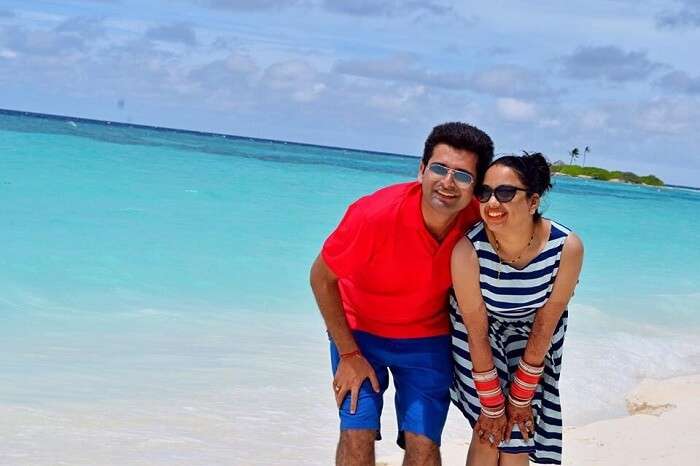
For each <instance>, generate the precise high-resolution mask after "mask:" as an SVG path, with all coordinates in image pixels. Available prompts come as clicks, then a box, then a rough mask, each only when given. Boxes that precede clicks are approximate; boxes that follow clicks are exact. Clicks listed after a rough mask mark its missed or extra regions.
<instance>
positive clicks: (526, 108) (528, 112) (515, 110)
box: [496, 97, 537, 122]
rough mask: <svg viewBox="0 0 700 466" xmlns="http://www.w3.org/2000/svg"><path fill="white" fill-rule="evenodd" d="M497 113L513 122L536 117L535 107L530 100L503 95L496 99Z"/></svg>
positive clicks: (530, 119)
mask: <svg viewBox="0 0 700 466" xmlns="http://www.w3.org/2000/svg"><path fill="white" fill-rule="evenodd" d="M496 109H497V110H498V114H499V115H500V116H501V117H503V118H504V119H505V120H508V121H514V122H528V121H532V120H534V119H535V118H536V117H537V108H536V107H535V105H534V104H533V103H531V102H527V101H525V100H520V99H514V98H512V97H503V98H500V99H497V100H496Z"/></svg>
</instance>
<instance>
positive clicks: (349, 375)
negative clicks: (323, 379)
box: [310, 255, 380, 413]
mask: <svg viewBox="0 0 700 466" xmlns="http://www.w3.org/2000/svg"><path fill="white" fill-rule="evenodd" d="M310 280H311V289H312V290H313V292H314V297H315V298H316V303H317V304H318V308H319V310H320V311H321V316H322V317H323V320H324V322H325V323H326V328H327V329H328V333H329V334H330V336H331V339H332V340H333V343H335V346H336V348H337V349H338V353H340V354H341V355H344V354H352V353H353V352H355V351H357V350H358V346H357V343H356V342H355V338H354V337H353V336H352V332H351V331H350V328H349V327H348V323H347V321H346V320H345V311H344V310H343V303H342V300H341V297H340V289H339V288H338V277H337V276H336V275H335V274H334V273H333V271H332V270H331V269H330V267H328V265H327V264H326V262H325V261H324V260H323V257H321V255H319V256H318V257H317V258H316V260H315V261H314V263H313V265H312V266H311V276H310ZM366 378H369V380H370V382H371V383H372V387H373V388H374V391H376V392H378V391H379V389H380V387H379V381H378V380H377V375H376V374H375V373H374V369H372V366H371V365H370V364H369V362H367V360H366V359H365V358H364V357H363V356H362V354H358V355H355V356H351V357H348V358H343V357H341V358H340V361H339V363H338V369H337V371H336V373H335V377H334V379H333V387H334V392H335V400H336V402H337V403H338V407H340V405H341V404H342V403H343V400H344V399H345V397H346V396H347V393H348V392H350V394H351V407H350V412H351V413H354V412H355V409H356V407H357V398H358V394H359V391H360V386H361V385H362V382H363V381H364V380H365V379H366Z"/></svg>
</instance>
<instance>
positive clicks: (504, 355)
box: [450, 221, 570, 464]
mask: <svg viewBox="0 0 700 466" xmlns="http://www.w3.org/2000/svg"><path fill="white" fill-rule="evenodd" d="M551 224H552V227H551V231H550V235H549V241H548V242H547V244H546V245H545V247H544V249H543V250H542V252H540V254H539V255H538V256H537V257H535V258H534V259H533V260H532V261H531V262H530V263H529V264H528V265H527V266H526V267H524V268H523V269H515V268H513V267H510V266H509V265H507V264H505V263H504V264H502V265H499V260H498V255H497V254H496V252H495V251H494V249H493V248H492V247H491V244H490V243H489V241H488V238H487V236H486V230H485V229H484V224H483V222H482V223H478V224H477V225H475V226H474V227H473V228H472V229H471V230H469V231H468V232H467V233H466V237H467V238H468V239H469V240H470V241H471V242H472V244H473V245H474V249H476V252H477V255H478V257H479V269H480V271H479V281H480V284H481V294H482V297H483V299H484V303H485V305H486V309H487V312H488V319H489V341H490V343H491V350H492V352H493V358H494V363H495V365H496V369H497V371H498V376H499V378H500V381H501V387H502V389H503V392H504V393H507V390H508V386H509V382H510V380H511V378H512V377H513V374H514V373H515V370H516V369H517V367H518V362H519V361H520V357H521V356H522V354H523V352H524V350H525V345H526V344H527V340H528V337H529V335H530V331H531V330H532V323H533V321H534V319H535V313H536V311H537V309H539V308H541V307H542V306H543V305H544V304H545V303H546V302H547V299H549V295H550V294H551V292H552V287H553V285H554V279H555V278H556V276H557V271H558V270H559V260H560V258H561V251H562V247H563V246H564V241H565V240H566V237H567V235H568V234H569V232H570V230H569V229H568V228H566V227H564V226H562V225H559V224H558V223H555V222H553V221H552V222H551ZM499 266H500V278H499V277H498V274H499ZM450 319H451V321H452V352H453V356H454V360H455V374H454V381H453V385H452V388H451V395H452V402H453V403H454V404H455V405H456V406H457V407H458V408H459V409H460V410H461V411H462V413H463V414H464V415H465V416H466V418H467V419H468V420H469V423H470V424H471V426H472V428H473V427H474V424H475V423H476V420H477V418H478V417H479V413H480V412H481V405H480V403H479V398H478V396H477V394H476V390H475V388H474V380H473V379H472V375H471V371H472V363H471V358H470V355H469V347H468V346H467V330H466V328H465V326H464V322H463V321H462V317H461V315H460V313H459V310H458V307H457V301H456V298H455V295H454V291H452V292H451V295H450ZM566 322H567V312H566V311H565V312H564V314H563V315H562V318H561V320H560V321H559V323H558V324H557V328H556V330H555V331H554V336H553V337H552V344H551V347H550V349H549V351H548V353H547V355H546V356H545V362H544V364H545V368H544V374H543V376H542V379H541V381H540V384H539V386H538V387H537V391H536V393H535V397H534V398H533V400H532V410H533V415H534V421H535V434H534V436H531V437H530V439H529V440H528V441H524V439H523V437H522V435H521V434H520V431H519V430H518V427H517V425H516V426H515V427H514V429H513V433H512V436H511V440H510V441H509V442H503V443H501V444H500V445H499V449H500V450H501V451H503V452H506V453H525V452H527V453H529V456H530V460H532V461H534V462H535V463H548V464H561V446H562V440H561V434H562V420H561V406H560V403H559V374H560V372H561V360H562V345H563V343H564V333H565V332H566Z"/></svg>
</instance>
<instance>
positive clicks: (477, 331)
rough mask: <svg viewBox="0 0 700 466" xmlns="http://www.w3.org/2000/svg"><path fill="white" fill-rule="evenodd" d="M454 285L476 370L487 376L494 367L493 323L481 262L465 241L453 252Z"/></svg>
mask: <svg viewBox="0 0 700 466" xmlns="http://www.w3.org/2000/svg"><path fill="white" fill-rule="evenodd" d="M452 284H453V287H454V290H455V294H456V295H457V302H458V303H459V311H460V314H461V315H462V320H463V321H464V326H465V327H466V328H467V338H468V339H469V341H468V343H469V354H470V355H471V359H472V365H473V368H474V369H473V370H474V372H486V371H488V370H490V369H492V368H493V367H494V364H493V353H492V352H491V344H490V343H489V322H488V317H487V315H486V306H485V305H484V300H483V299H482V297H481V287H480V285H479V258H478V257H477V255H476V250H474V246H473V245H472V243H470V242H469V241H468V240H467V239H466V238H462V239H461V240H460V241H459V242H458V243H457V245H456V246H455V248H454V250H453V251H452Z"/></svg>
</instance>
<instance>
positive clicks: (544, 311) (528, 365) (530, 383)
mask: <svg viewBox="0 0 700 466" xmlns="http://www.w3.org/2000/svg"><path fill="white" fill-rule="evenodd" d="M582 263H583V244H582V243H581V240H580V239H579V238H578V237H577V236H576V235H574V234H573V233H572V234H570V235H569V237H568V238H566V240H565V242H564V247H563V249H562V253H561V258H560V261H559V271H558V273H557V278H556V279H555V280H554V286H553V288H552V293H551V294H550V295H549V299H548V300H547V303H546V304H545V305H544V306H542V307H541V308H540V309H538V310H537V314H536V315H535V321H534V322H533V324H532V331H531V332H530V336H529V337H528V340H527V346H525V351H524V353H523V356H522V357H521V364H519V367H518V370H517V371H516V373H515V376H514V377H513V380H512V381H511V386H510V394H509V402H508V403H507V404H506V413H507V417H508V425H507V426H506V429H505V431H506V435H505V437H506V439H507V440H509V439H510V436H511V434H512V431H513V426H514V425H516V424H517V426H518V430H520V433H521V434H522V436H523V438H524V439H525V440H527V439H528V438H529V436H530V435H531V434H532V433H534V420H533V417H532V407H531V405H530V401H531V399H532V398H531V397H532V396H533V395H534V391H535V390H536V388H537V384H538V383H539V382H538V379H539V378H540V377H541V374H542V371H543V370H544V367H543V366H544V357H545V355H546V354H547V351H549V347H550V345H551V343H552V335H554V330H555V329H556V328H557V324H558V323H559V319H561V316H562V314H563V313H564V310H565V309H566V306H567V305H568V304H569V300H570V299H571V296H572V295H573V294H574V288H575V287H576V283H577V282H578V275H579V272H581V264H582ZM522 363H525V364H524V365H523V364H522ZM521 398H522V399H521Z"/></svg>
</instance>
